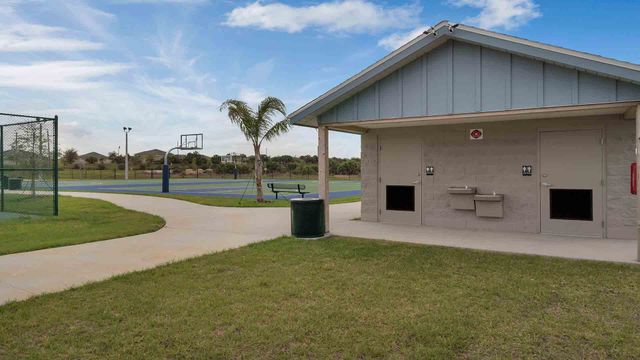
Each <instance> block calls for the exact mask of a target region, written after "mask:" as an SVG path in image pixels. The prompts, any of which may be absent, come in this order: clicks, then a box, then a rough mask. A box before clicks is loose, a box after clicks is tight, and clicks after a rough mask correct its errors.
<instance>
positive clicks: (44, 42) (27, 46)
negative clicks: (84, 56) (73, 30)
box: [0, 23, 103, 52]
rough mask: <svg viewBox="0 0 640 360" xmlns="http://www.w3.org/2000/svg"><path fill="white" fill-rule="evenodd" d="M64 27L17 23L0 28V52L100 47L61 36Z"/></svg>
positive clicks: (97, 44)
mask: <svg viewBox="0 0 640 360" xmlns="http://www.w3.org/2000/svg"><path fill="white" fill-rule="evenodd" d="M64 32H65V29H62V28H59V27H52V26H43V25H35V24H28V23H18V24H12V25H8V26H4V27H2V28H0V52H36V51H68V52H71V51H82V50H97V49H102V47H103V45H102V44H100V43H96V42H93V41H86V40H76V39H70V38H65V37H61V36H60V35H61V34H62V33H64Z"/></svg>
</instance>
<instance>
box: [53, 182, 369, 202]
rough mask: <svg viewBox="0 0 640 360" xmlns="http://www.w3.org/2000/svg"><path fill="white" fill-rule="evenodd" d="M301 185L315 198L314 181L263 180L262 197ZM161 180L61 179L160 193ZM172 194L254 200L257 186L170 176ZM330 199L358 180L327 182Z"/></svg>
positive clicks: (77, 186)
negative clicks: (275, 186)
mask: <svg viewBox="0 0 640 360" xmlns="http://www.w3.org/2000/svg"><path fill="white" fill-rule="evenodd" d="M270 182H275V183H291V184H303V185H305V186H306V191H309V194H307V195H305V197H318V181H317V180H288V179H287V180H283V179H277V180H272V179H264V180H263V185H264V193H265V196H264V197H265V199H270V200H272V199H275V194H273V193H271V191H270V190H269V189H268V188H267V185H266V184H267V183H270ZM161 185H162V180H161V179H146V180H129V181H125V180H79V181H60V185H59V187H60V190H61V191H90V192H103V193H129V194H147V195H154V194H162V186H161ZM170 193H171V194H175V195H194V196H219V197H229V198H241V197H243V195H244V197H245V198H250V199H255V195H256V189H255V183H254V181H253V179H238V180H233V179H172V180H171V191H170ZM330 194H331V198H334V199H335V198H342V197H349V196H358V195H360V181H357V180H335V181H331V183H330ZM299 196H300V195H298V194H280V196H279V197H280V198H288V199H290V198H294V197H299Z"/></svg>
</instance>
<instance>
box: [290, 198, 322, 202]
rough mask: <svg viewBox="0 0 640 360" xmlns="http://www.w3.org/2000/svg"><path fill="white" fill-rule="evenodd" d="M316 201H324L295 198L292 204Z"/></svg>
mask: <svg viewBox="0 0 640 360" xmlns="http://www.w3.org/2000/svg"><path fill="white" fill-rule="evenodd" d="M314 201H322V199H318V198H294V199H291V202H314Z"/></svg>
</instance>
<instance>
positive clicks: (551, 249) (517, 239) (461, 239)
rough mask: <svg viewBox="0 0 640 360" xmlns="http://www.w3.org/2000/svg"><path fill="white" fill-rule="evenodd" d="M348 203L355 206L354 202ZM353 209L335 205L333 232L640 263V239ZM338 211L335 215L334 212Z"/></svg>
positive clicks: (409, 241)
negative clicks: (417, 221) (455, 223)
mask: <svg viewBox="0 0 640 360" xmlns="http://www.w3.org/2000/svg"><path fill="white" fill-rule="evenodd" d="M348 205H350V206H353V204H348ZM353 210H354V209H348V208H347V207H340V208H335V209H333V208H332V212H331V213H332V216H333V217H332V224H331V226H332V228H331V231H332V233H333V234H336V235H343V236H354V237H362V238H370V239H380V240H390V241H402V242H408V243H415V244H425V245H441V246H452V247H460V248H468V249H477V250H489V251H498V252H507V253H517V254H529V255H543V256H555V257H562V258H569V259H583V260H600V261H612V262H624V263H634V264H638V261H637V246H638V244H637V241H636V240H622V239H596V238H586V237H574V236H556V235H546V234H528V233H515V232H496V231H483V230H460V229H447V228H440V227H432V226H407V225H391V224H382V223H376V222H364V221H359V220H357V221H353V220H351V219H353V218H354V217H355V216H351V217H349V216H350V215H352V214H353ZM334 213H335V215H333V214H334Z"/></svg>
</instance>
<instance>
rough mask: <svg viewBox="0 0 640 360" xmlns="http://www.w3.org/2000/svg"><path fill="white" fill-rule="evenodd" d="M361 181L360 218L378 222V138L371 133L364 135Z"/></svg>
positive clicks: (361, 144)
mask: <svg viewBox="0 0 640 360" xmlns="http://www.w3.org/2000/svg"><path fill="white" fill-rule="evenodd" d="M360 147H361V155H360V156H361V157H360V159H361V166H360V168H361V170H360V172H361V179H362V206H361V209H360V211H361V214H360V217H361V219H362V220H363V221H378V136H377V134H375V133H372V132H369V133H366V134H363V135H362V138H361V141H360Z"/></svg>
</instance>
